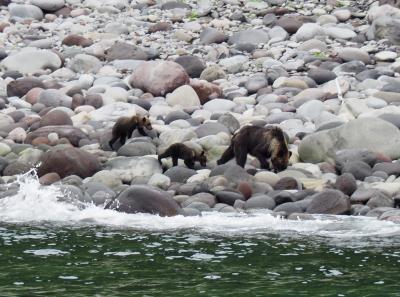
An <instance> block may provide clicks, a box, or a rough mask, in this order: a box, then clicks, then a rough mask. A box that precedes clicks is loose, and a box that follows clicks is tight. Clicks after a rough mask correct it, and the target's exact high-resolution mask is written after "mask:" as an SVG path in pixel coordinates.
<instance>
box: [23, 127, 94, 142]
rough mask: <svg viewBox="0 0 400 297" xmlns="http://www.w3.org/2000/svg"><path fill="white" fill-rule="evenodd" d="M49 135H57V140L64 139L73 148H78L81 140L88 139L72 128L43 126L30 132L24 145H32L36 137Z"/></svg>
mask: <svg viewBox="0 0 400 297" xmlns="http://www.w3.org/2000/svg"><path fill="white" fill-rule="evenodd" d="M50 133H57V135H58V136H59V138H62V137H65V138H67V139H68V140H69V142H70V143H71V144H72V145H73V146H78V145H79V141H80V140H81V139H88V137H87V135H86V134H85V133H84V132H83V131H82V130H81V129H79V128H76V127H73V126H45V127H41V128H39V129H37V130H35V131H33V132H30V133H29V134H28V136H27V137H26V139H25V143H28V144H29V143H32V140H34V139H35V138H37V137H40V136H43V137H47V135H49V134H50Z"/></svg>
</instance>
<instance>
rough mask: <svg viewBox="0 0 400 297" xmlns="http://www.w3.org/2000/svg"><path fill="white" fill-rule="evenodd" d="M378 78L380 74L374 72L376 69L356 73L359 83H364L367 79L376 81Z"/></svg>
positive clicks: (376, 71)
mask: <svg viewBox="0 0 400 297" xmlns="http://www.w3.org/2000/svg"><path fill="white" fill-rule="evenodd" d="M379 76H381V73H380V72H379V71H378V70H376V69H366V70H364V71H361V72H359V73H357V75H356V78H357V79H358V80H359V81H364V80H366V79H368V78H370V79H377V78H378V77H379Z"/></svg>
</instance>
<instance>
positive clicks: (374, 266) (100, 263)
mask: <svg viewBox="0 0 400 297" xmlns="http://www.w3.org/2000/svg"><path fill="white" fill-rule="evenodd" d="M390 242H391V241H390V239H389V240H388V239H384V238H382V239H381V240H380V239H378V240H375V241H374V242H372V243H370V244H369V243H366V244H365V242H364V244H361V245H358V246H357V245H353V246H351V245H352V244H351V242H349V244H347V243H344V242H341V241H340V240H337V241H336V242H332V241H331V240H327V239H326V238H320V237H317V236H301V237H300V236H296V235H295V234H293V236H287V235H285V236H278V235H268V234H259V235H256V236H249V237H246V236H221V235H219V236H218V235H210V234H201V233H196V232H190V231H189V230H186V231H177V232H172V231H171V232H162V233H152V232H144V231H135V230H129V229H128V230H118V229H106V228H101V227H93V226H85V227H82V226H81V227H75V228H73V227H65V226H64V227H62V226H59V227H56V226H54V225H51V226H32V225H15V224H6V223H0V263H1V264H0V266H1V269H0V296H1V297H6V296H29V297H30V296H32V297H34V296H400V249H399V247H400V244H399V243H398V241H397V242H394V243H393V244H391V243H390ZM347 245H349V246H351V247H347Z"/></svg>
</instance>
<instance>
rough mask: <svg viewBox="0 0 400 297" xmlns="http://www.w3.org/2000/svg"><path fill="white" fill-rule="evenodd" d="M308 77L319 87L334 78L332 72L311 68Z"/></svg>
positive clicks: (334, 75)
mask: <svg viewBox="0 0 400 297" xmlns="http://www.w3.org/2000/svg"><path fill="white" fill-rule="evenodd" d="M308 76H309V77H311V78H312V79H313V80H314V81H315V82H316V83H317V84H319V85H320V84H324V83H326V82H328V81H331V80H333V79H335V78H336V74H335V73H334V72H333V71H330V70H327V69H322V68H311V69H310V70H309V71H308Z"/></svg>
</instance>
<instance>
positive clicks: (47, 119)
mask: <svg viewBox="0 0 400 297" xmlns="http://www.w3.org/2000/svg"><path fill="white" fill-rule="evenodd" d="M39 125H40V127H44V126H62V125H70V126H72V120H71V118H70V117H69V116H68V114H67V113H66V112H64V111H62V110H53V111H50V112H48V113H46V114H45V115H44V116H43V117H42V119H41V120H40V123H39Z"/></svg>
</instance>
